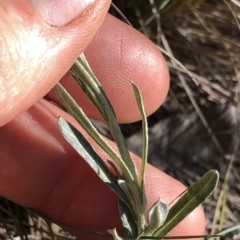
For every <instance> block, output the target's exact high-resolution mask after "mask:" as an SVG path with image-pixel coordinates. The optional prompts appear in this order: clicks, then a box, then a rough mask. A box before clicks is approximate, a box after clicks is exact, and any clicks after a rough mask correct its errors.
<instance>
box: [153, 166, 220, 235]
mask: <svg viewBox="0 0 240 240" xmlns="http://www.w3.org/2000/svg"><path fill="white" fill-rule="evenodd" d="M218 179H219V174H218V172H217V171H216V170H210V171H208V172H207V173H206V174H205V175H204V176H203V177H202V178H200V179H199V180H198V181H197V182H196V183H194V184H193V185H192V186H191V187H190V188H189V189H188V191H187V192H186V193H185V194H184V195H183V196H182V197H181V198H180V199H179V200H178V201H177V203H176V204H175V205H174V206H173V207H172V208H171V209H170V211H169V214H168V217H167V219H166V221H165V223H164V225H163V226H162V227H160V228H159V229H158V230H157V231H155V232H154V234H153V236H161V237H162V236H165V235H166V234H167V233H168V232H170V231H171V230H172V229H173V228H174V227H175V226H176V225H178V224H179V223H180V222H181V221H182V220H183V219H184V218H185V217H186V216H187V215H188V214H189V213H191V212H192V211H193V210H194V209H195V208H196V207H197V206H198V205H200V204H201V203H202V202H203V201H204V200H205V199H206V198H208V197H209V196H210V195H211V193H212V192H213V191H214V189H215V188H216V186H217V183H218Z"/></svg>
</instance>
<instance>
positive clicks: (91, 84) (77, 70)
mask: <svg viewBox="0 0 240 240" xmlns="http://www.w3.org/2000/svg"><path fill="white" fill-rule="evenodd" d="M70 73H71V74H72V76H73V77H74V78H75V80H76V81H77V83H78V84H79V85H80V86H81V88H82V89H83V91H84V92H85V93H86V94H87V96H88V97H89V99H90V100H91V101H92V103H93V104H94V105H95V106H96V108H97V109H98V110H99V112H100V113H101V115H102V117H103V119H104V121H105V123H106V124H107V126H108V127H109V130H110V132H111V134H112V136H113V138H114V141H115V142H116V144H117V147H118V150H119V153H120V155H121V158H122V159H123V161H124V162H125V164H126V165H127V167H128V169H129V172H131V174H132V176H133V178H134V179H135V180H137V174H136V168H135V164H134V162H133V161H132V159H131V157H130V154H129V151H128V148H127V144H126V141H125V139H124V137H123V135H122V132H121V129H120V127H119V125H118V123H117V119H116V115H115V112H114V109H113V107H112V105H111V103H110V101H109V100H108V98H107V95H106V93H105V92H104V90H103V89H102V86H101V84H100V83H99V81H98V80H97V78H96V76H95V75H94V73H93V72H92V70H91V68H90V66H89V64H88V62H87V60H86V58H85V56H84V54H81V55H80V56H79V57H78V59H77V60H76V61H75V63H74V65H73V66H72V67H71V69H70ZM103 106H104V107H103ZM123 174H124V175H125V174H129V173H125V172H124V171H123Z"/></svg>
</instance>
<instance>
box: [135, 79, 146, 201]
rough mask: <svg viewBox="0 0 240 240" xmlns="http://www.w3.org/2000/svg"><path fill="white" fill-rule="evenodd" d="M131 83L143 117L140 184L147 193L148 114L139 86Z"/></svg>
mask: <svg viewBox="0 0 240 240" xmlns="http://www.w3.org/2000/svg"><path fill="white" fill-rule="evenodd" d="M131 84H132V87H133V91H134V94H135V98H136V101H137V105H138V109H139V111H140V113H141V117H142V133H143V144H142V167H141V177H140V186H141V188H142V191H143V193H145V191H144V179H145V171H146V165H147V158H148V124H147V116H146V113H145V110H144V106H143V100H142V95H141V92H140V90H139V88H138V86H137V85H136V84H135V83H134V82H131ZM144 198H145V197H144ZM145 205H146V204H145Z"/></svg>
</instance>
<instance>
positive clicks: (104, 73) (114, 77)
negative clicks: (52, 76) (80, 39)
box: [48, 15, 169, 123]
mask: <svg viewBox="0 0 240 240" xmlns="http://www.w3.org/2000/svg"><path fill="white" fill-rule="evenodd" d="M85 55H86V57H87V59H88V61H89V63H90V66H91V67H92V69H93V72H94V73H95V74H96V76H97V77H98V79H99V81H100V82H101V84H102V85H103V88H104V90H105V92H106V93H107V95H108V97H109V99H110V101H111V103H112V104H113V107H114V109H115V111H116V115H117V118H118V121H119V122H122V123H124V122H133V121H136V120H139V119H140V114H139V110H138V108H137V104H136V100H135V97H134V93H133V90H132V87H131V84H130V81H134V82H135V83H136V84H137V85H138V86H139V88H140V90H141V93H142V95H143V100H144V105H145V109H146V112H147V115H150V114H151V113H153V112H154V111H155V110H156V109H157V108H158V107H159V106H160V105H161V103H162V102H163V101H164V99H165V97H166V95H167V92H168V87H169V73H168V68H167V66H166V62H165V60H164V58H163V56H162V55H161V53H160V52H159V50H158V49H157V48H156V46H155V45H154V44H153V43H152V42H151V41H150V40H149V39H147V38H146V37H145V36H144V35H142V34H141V33H139V32H138V31H136V30H135V29H133V28H132V27H130V26H128V25H126V24H125V23H123V22H121V21H119V20H117V19H116V18H114V17H112V16H111V15H108V16H107V17H106V19H105V21H104V22H103V24H102V26H101V28H100V29H99V30H98V32H97V34H96V36H95V38H94V40H93V41H92V42H91V44H90V45H89V46H88V48H87V50H86V51H85ZM62 84H63V85H64V86H65V88H67V90H68V91H69V92H70V93H71V95H72V96H73V97H74V99H75V100H76V101H77V102H78V104H79V105H81V107H82V108H83V109H84V111H85V112H86V113H87V115H88V116H90V117H92V118H100V117H99V114H98V112H97V111H96V108H95V107H93V105H92V104H91V103H90V102H89V100H88V98H87V97H86V96H85V94H83V93H82V92H79V90H78V89H79V87H78V86H77V84H76V83H75V82H74V81H73V80H72V77H71V76H70V75H66V76H65V77H64V78H63V79H62ZM48 98H49V99H51V100H52V101H56V102H58V103H59V101H58V100H57V97H56V95H55V93H54V92H53V91H52V92H51V93H50V94H49V95H48Z"/></svg>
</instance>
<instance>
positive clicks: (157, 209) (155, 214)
mask: <svg viewBox="0 0 240 240" xmlns="http://www.w3.org/2000/svg"><path fill="white" fill-rule="evenodd" d="M168 212H169V210H168V204H167V203H165V202H164V201H163V200H161V199H159V201H157V202H156V203H155V204H154V205H153V207H152V208H151V210H150V211H149V226H148V228H147V231H146V232H145V233H144V236H145V235H146V236H152V234H153V233H154V232H155V231H156V230H157V229H158V228H160V227H161V226H162V225H163V224H164V222H165V220H166V218H167V215H168Z"/></svg>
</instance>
